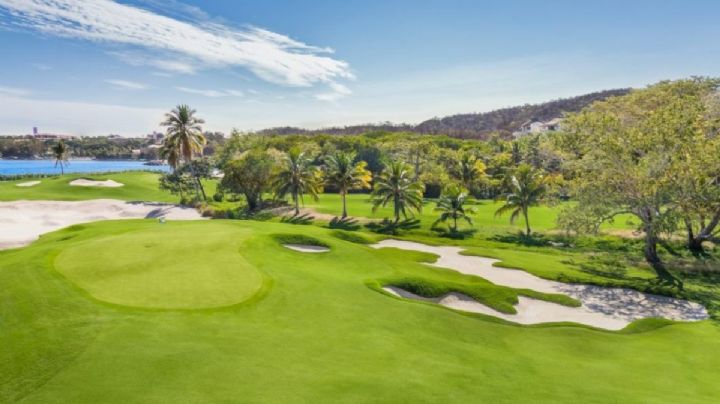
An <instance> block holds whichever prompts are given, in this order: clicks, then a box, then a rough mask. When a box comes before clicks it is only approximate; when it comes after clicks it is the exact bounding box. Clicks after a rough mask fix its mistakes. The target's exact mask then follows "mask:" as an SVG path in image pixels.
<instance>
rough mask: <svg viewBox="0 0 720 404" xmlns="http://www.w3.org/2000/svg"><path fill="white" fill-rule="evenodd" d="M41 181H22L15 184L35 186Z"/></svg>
mask: <svg viewBox="0 0 720 404" xmlns="http://www.w3.org/2000/svg"><path fill="white" fill-rule="evenodd" d="M39 183H40V181H27V182H20V183H17V184H15V186H16V187H23V188H24V187H34V186H35V185H37V184H39Z"/></svg>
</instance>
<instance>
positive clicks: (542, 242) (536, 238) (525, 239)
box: [490, 232, 550, 247]
mask: <svg viewBox="0 0 720 404" xmlns="http://www.w3.org/2000/svg"><path fill="white" fill-rule="evenodd" d="M490 240H492V241H499V242H501V243H510V244H520V245H524V246H530V247H545V246H548V245H550V240H548V239H547V238H546V237H545V236H543V235H541V234H531V235H529V236H528V235H527V234H525V233H522V232H520V233H514V234H509V233H508V234H496V235H494V236H492V237H490Z"/></svg>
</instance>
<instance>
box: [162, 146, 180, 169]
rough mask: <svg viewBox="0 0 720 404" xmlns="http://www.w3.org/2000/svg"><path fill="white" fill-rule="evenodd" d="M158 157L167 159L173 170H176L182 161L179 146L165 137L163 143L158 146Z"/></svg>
mask: <svg viewBox="0 0 720 404" xmlns="http://www.w3.org/2000/svg"><path fill="white" fill-rule="evenodd" d="M160 158H162V159H163V160H165V161H167V163H168V165H169V166H170V167H172V169H173V171H175V170H177V168H178V166H180V162H181V161H182V157H181V156H180V147H179V146H178V145H176V144H174V141H171V140H169V139H166V140H165V143H164V144H163V145H162V147H161V148H160Z"/></svg>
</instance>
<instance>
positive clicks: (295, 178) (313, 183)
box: [274, 148, 322, 215]
mask: <svg viewBox="0 0 720 404" xmlns="http://www.w3.org/2000/svg"><path fill="white" fill-rule="evenodd" d="M274 188H275V197H276V198H284V197H285V196H286V195H288V194H290V197H291V198H292V200H293V203H294V204H295V215H299V214H300V202H301V200H302V199H303V195H305V194H308V195H310V197H312V198H313V199H314V200H317V199H318V194H319V193H320V192H322V172H321V171H320V170H319V169H318V168H317V167H315V166H313V165H312V160H311V159H310V158H308V156H307V155H306V154H305V153H303V152H301V151H300V149H298V148H292V149H290V151H289V152H288V153H287V154H286V155H285V157H284V161H283V167H282V168H281V169H280V172H279V173H278V175H277V177H276V180H275V184H274Z"/></svg>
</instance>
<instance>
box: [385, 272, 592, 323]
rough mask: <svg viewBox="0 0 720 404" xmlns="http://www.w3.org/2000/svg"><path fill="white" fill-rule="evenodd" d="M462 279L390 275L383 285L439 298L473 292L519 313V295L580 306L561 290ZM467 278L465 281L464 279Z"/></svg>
mask: <svg viewBox="0 0 720 404" xmlns="http://www.w3.org/2000/svg"><path fill="white" fill-rule="evenodd" d="M458 279H459V281H453V280H448V279H431V278H420V277H403V278H389V279H383V280H380V281H379V283H380V285H382V286H394V287H398V288H401V289H404V290H407V291H408V292H411V293H414V294H416V295H418V296H422V297H427V298H436V297H441V296H444V295H446V294H448V293H452V292H457V293H462V294H464V295H467V296H470V297H472V298H473V299H475V300H477V301H478V302H480V303H482V304H484V305H486V306H488V307H491V308H493V309H495V310H497V311H499V312H501V313H507V314H515V313H517V311H516V310H515V307H513V306H515V305H516V304H517V303H518V295H523V296H527V297H531V298H533V299H539V300H545V301H549V302H553V303H558V304H562V305H565V306H570V307H578V306H580V302H578V301H577V300H575V299H573V298H571V297H568V296H565V295H560V294H550V293H542V292H536V291H534V290H528V289H513V288H508V287H504V286H498V285H495V284H492V283H490V282H487V281H484V280H482V279H474V278H473V277H469V276H463V275H461V276H458ZM462 280H464V282H463V281H462Z"/></svg>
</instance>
